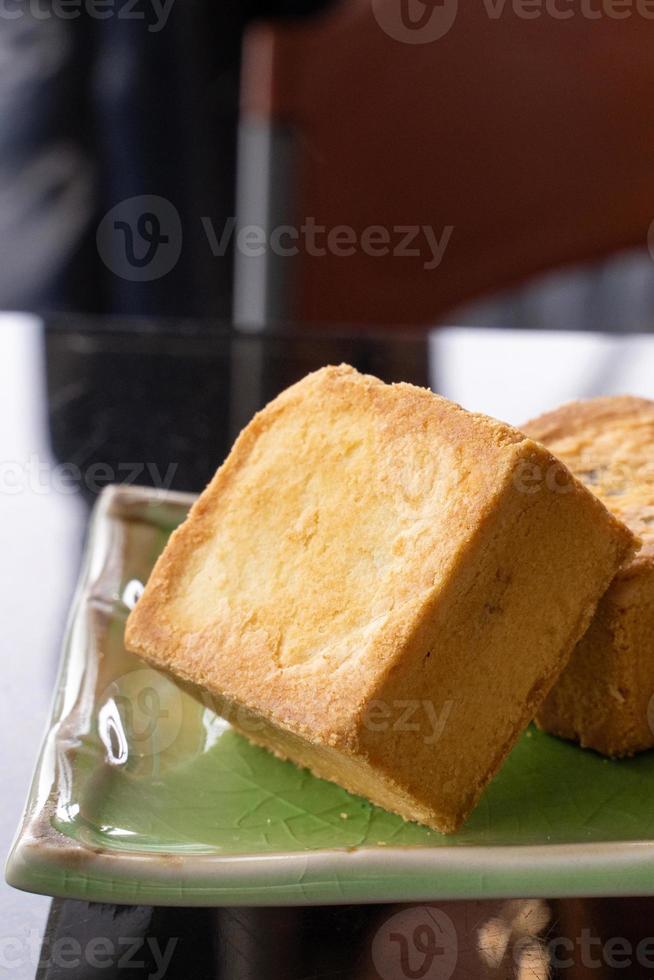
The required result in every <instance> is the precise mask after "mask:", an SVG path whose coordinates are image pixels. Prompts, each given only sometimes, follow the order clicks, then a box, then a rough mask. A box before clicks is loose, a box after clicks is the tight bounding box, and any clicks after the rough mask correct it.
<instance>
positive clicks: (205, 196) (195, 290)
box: [0, 0, 325, 316]
mask: <svg viewBox="0 0 654 980" xmlns="http://www.w3.org/2000/svg"><path fill="white" fill-rule="evenodd" d="M324 2H325V0H279V2H275V0H262V2H261V3H259V2H258V0H250V2H249V3H247V4H241V3H239V2H237V0H224V2H221V3H211V2H209V0H183V2H182V0H136V2H135V3H131V2H129V3H128V2H127V0H116V2H115V3H113V4H112V3H111V2H110V3H109V4H108V5H107V3H102V2H99V3H97V4H96V3H93V2H90V3H83V2H80V3H79V4H77V5H75V3H73V4H72V5H71V4H70V3H67V4H63V3H62V4H60V3H58V2H57V0H51V2H50V0H44V2H43V3H39V4H26V5H25V4H22V3H20V2H16V3H15V4H13V5H12V3H11V2H10V3H9V4H5V5H4V7H3V11H2V13H1V14H0V118H1V119H2V126H1V127H0V308H5V309H7V308H14V309H31V310H33V309H50V310H52V309H55V310H71V309H79V310H84V311H90V312H131V313H144V314H148V315H149V314H154V313H159V314H183V315H194V314H204V315H222V316H229V314H230V312H231V292H232V268H231V266H232V250H231V247H226V248H225V249H224V250H223V254H220V255H214V254H212V251H211V249H210V247H209V245H208V243H207V238H206V233H205V229H204V227H203V224H202V220H201V219H202V218H203V217H205V218H210V219H211V220H212V221H213V222H214V223H216V225H219V226H222V225H223V224H224V223H225V222H227V221H228V220H230V219H232V217H233V215H234V207H235V205H234V184H235V170H236V137H237V118H238V90H239V73H240V50H241V38H242V33H243V30H244V27H245V25H246V23H247V22H248V21H249V20H250V19H251V18H253V17H256V16H260V15H262V14H265V15H266V16H288V17H290V16H297V15H300V14H306V13H309V12H311V11H312V10H315V9H317V8H319V7H320V6H322V5H323V4H324ZM144 196H147V197H148V198H151V197H152V196H155V197H156V198H157V199H163V201H164V202H168V205H166V204H165V203H164V205H163V207H164V209H165V214H164V217H166V215H169V214H172V215H173V218H174V215H175V214H177V215H178V217H179V223H178V225H177V224H176V226H175V229H174V237H175V239H176V241H175V242H173V245H174V246H175V247H176V246H177V245H179V257H178V259H177V260H176V262H175V264H174V267H173V268H171V269H170V270H167V271H166V272H165V274H159V273H160V271H161V270H160V269H157V268H156V267H155V268H153V269H152V270H147V269H146V270H145V271H144V269H143V266H142V265H139V264H138V262H137V264H134V265H127V266H125V264H124V259H123V260H122V263H121V259H120V256H118V259H116V254H117V253H119V250H120V249H125V248H127V247H128V246H129V245H130V242H128V241H127V235H129V234H131V235H133V237H134V238H135V251H136V253H137V258H138V259H142V258H143V254H140V255H139V253H138V250H139V248H141V250H142V251H143V250H144V249H146V248H147V246H148V242H149V241H150V239H152V238H154V240H155V244H156V240H158V239H159V238H160V237H161V236H168V235H169V229H168V228H167V227H166V223H165V222H163V223H162V215H161V213H160V211H159V209H158V207H157V203H156V202H155V204H154V206H153V205H152V201H151V200H146V201H143V200H142V198H143V197H144ZM116 206H118V208H119V214H118V216H117V217H118V219H119V221H122V225H123V226H122V227H120V225H118V226H117V227H114V225H113V223H112V225H111V232H112V236H113V237H112V239H111V241H110V242H108V243H107V247H106V248H103V247H102V245H101V244H98V246H97V247H96V231H97V230H98V227H99V226H100V224H101V221H102V218H103V216H104V215H105V214H106V213H107V212H109V211H110V210H111V209H112V208H115V207H116ZM131 221H133V222H134V225H135V227H134V230H133V231H132V232H130V231H129V229H128V228H127V227H126V226H127V224H128V223H129V222H131ZM138 222H141V224H140V225H138V224H137V223H138ZM139 230H140V231H141V232H142V241H140V240H139V239H138V237H137V235H138V231H139ZM123 235H125V239H123ZM177 239H179V241H177ZM162 240H163V239H162ZM182 240H183V248H182V247H181V244H182ZM107 251H109V253H110V254H109V255H107V254H106V253H107ZM145 254H146V255H147V252H146V253H145Z"/></svg>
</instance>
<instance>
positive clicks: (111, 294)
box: [0, 0, 654, 331]
mask: <svg viewBox="0 0 654 980" xmlns="http://www.w3.org/2000/svg"><path fill="white" fill-rule="evenodd" d="M653 18H654V7H653V6H652V4H651V0H478V2H477V0H476V2H475V3H472V4H463V3H458V0H338V2H334V0H249V2H247V3H244V2H241V3H237V2H236V0H224V2H222V3H220V4H212V3H209V2H208V0H184V2H180V0H3V6H2V11H1V12H0V106H1V109H0V308H2V309H12V310H19V309H20V310H30V311H37V312H43V311H47V312H57V313H68V312H73V311H77V312H82V313H96V314H97V313H100V314H119V315H123V314H142V315H147V316H177V317H179V316H189V317H209V318H214V317H219V318H223V319H234V320H235V321H236V322H238V323H241V324H245V325H247V326H250V327H255V328H261V327H265V326H266V325H267V324H271V323H274V322H276V321H285V322H288V321H293V322H296V323H302V324H309V325H311V324H325V323H329V324H334V323H336V324H349V325H356V324H374V325H393V324H417V325H435V324H436V325H437V324H439V323H443V322H447V323H456V324H475V325H481V326H484V325H490V326H505V327H506V326H515V327H519V328H529V327H548V328H550V327H555V328H561V327H564V328H568V329H573V328H577V329H600V330H611V331H616V330H630V331H647V330H649V329H650V328H651V327H652V325H653V324H654V313H653V310H654V263H653V262H652V257H651V255H650V247H649V245H648V235H649V233H650V224H651V222H652V219H653V218H654V180H653V179H652V174H653V173H654V128H653V127H652V122H651V100H652V91H653V90H654V85H653V83H654V62H653V60H652V58H651V49H652V40H653V39H654V19H653Z"/></svg>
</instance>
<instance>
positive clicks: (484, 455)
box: [127, 365, 633, 831]
mask: <svg viewBox="0 0 654 980" xmlns="http://www.w3.org/2000/svg"><path fill="white" fill-rule="evenodd" d="M539 473H540V478H539V477H538V474H539ZM552 473H554V478H553V479H551V478H550V477H551V475H552ZM632 543H633V542H632V536H631V534H630V533H629V532H628V531H627V530H626V529H625V528H624V527H623V526H622V525H621V524H620V523H619V522H618V521H616V520H615V519H614V518H613V517H612V516H611V515H610V514H609V513H608V511H607V510H606V509H605V508H604V506H603V505H602V504H601V503H600V502H599V501H598V500H597V499H596V498H595V497H594V496H593V495H592V494H590V493H589V492H588V491H587V490H585V489H584V488H583V487H582V486H581V484H579V483H577V482H576V481H575V480H574V479H573V478H572V477H570V475H569V474H568V473H567V471H565V470H564V469H563V468H562V467H561V466H560V464H558V463H557V461H556V460H555V459H554V458H553V457H552V456H551V454H550V453H549V452H547V451H546V450H545V449H544V448H543V447H542V446H539V445H537V444H535V443H534V442H532V441H531V440H529V439H527V438H525V437H524V436H523V435H522V434H521V433H519V432H518V431H517V430H515V429H512V428H510V427H509V426H507V425H503V424H502V423H500V422H496V421H494V420H492V419H490V418H486V417H485V416H482V415H474V414H471V413H469V412H466V411H464V410H463V409H461V408H460V407H458V406H457V405H454V404H452V403H451V402H449V401H447V400H446V399H444V398H441V397H439V396H437V395H434V394H433V393H432V392H430V391H428V390H425V389H420V388H415V387H413V386H411V385H406V384H398V385H386V384H383V383H382V382H381V381H379V380H377V379H376V378H372V377H368V376H364V375H360V374H358V373H357V372H356V371H355V370H354V369H353V368H350V367H347V366H345V365H342V366H340V367H328V368H324V369H322V370H320V371H317V372H316V373H314V374H311V375H309V376H307V377H306V378H304V379H303V380H302V381H300V382H299V383H298V384H296V385H294V386H293V387H291V388H289V389H288V390H286V391H285V392H283V393H282V394H281V395H280V396H279V397H278V398H276V399H275V400H274V401H273V402H271V403H270V404H269V405H268V406H267V407H266V408H265V409H264V410H263V411H262V412H260V413H259V414H258V415H256V416H255V417H254V419H253V420H252V421H251V422H250V424H249V425H248V426H247V428H246V429H245V430H244V431H243V432H242V433H241V435H240V436H239V438H238V439H237V441H236V443H235V445H234V447H233V449H232V451H231V453H230V455H229V457H228V459H227V461H226V462H225V464H224V465H223V466H222V467H221V468H220V469H219V470H218V472H217V473H216V475H215V477H214V479H213V480H212V482H211V483H210V484H209V486H208V487H207V489H206V490H205V492H204V493H203V494H202V496H201V497H200V498H199V500H198V501H197V503H196V504H195V506H194V507H193V508H192V510H191V513H190V516H189V518H188V520H187V521H186V522H185V523H184V524H183V525H182V527H181V528H179V529H178V530H177V531H176V532H175V533H174V534H173V536H172V538H171V540H170V542H169V544H168V546H167V548H166V549H165V551H164V553H163V555H162V556H161V557H160V559H159V561H158V562H157V564H156V567H155V569H154V571H153V573H152V576H151V578H150V581H149V582H148V584H147V587H146V589H145V592H144V594H143V596H142V598H141V599H140V600H139V602H138V604H137V605H136V607H135V609H134V611H133V612H132V614H131V616H130V618H129V622H128V625H127V644H128V646H129V648H130V649H131V650H133V651H134V652H136V653H137V654H139V655H140V656H142V657H143V658H145V659H146V660H148V661H149V662H150V663H152V664H154V665H155V666H157V667H161V668H164V669H167V670H169V671H171V672H173V673H174V674H175V675H177V676H178V677H179V678H182V679H183V680H184V681H187V682H191V683H192V684H195V685H198V686H199V687H200V688H202V689H204V690H206V691H209V692H211V693H212V694H213V695H214V696H215V698H216V699H217V703H218V705H219V707H220V710H222V711H223V713H225V715H226V716H227V717H229V719H230V721H232V722H233V724H234V725H235V727H237V728H238V729H239V730H240V731H241V732H243V734H245V735H246V736H247V737H248V738H250V739H251V740H252V741H254V742H257V743H259V744H261V745H264V746H265V747H266V748H268V749H270V750H271V751H272V752H275V753H276V754H278V755H280V756H283V757H285V758H288V759H291V760H293V761H294V762H295V763H297V764H299V765H301V766H307V767H308V768H309V769H311V770H312V771H313V772H314V773H316V774H317V775H319V776H322V777H324V778H326V779H330V780H333V781H334V782H337V783H340V784H341V785H342V786H344V787H345V788H346V789H349V790H351V791H353V792H355V793H358V794H361V795H363V796H365V797H367V798H368V799H370V800H372V801H373V802H374V803H377V804H380V805H381V806H383V807H385V808H386V809H388V810H392V811H395V812H397V813H399V814H401V815H402V816H403V817H405V818H407V819H411V820H417V821H420V822H422V823H425V824H427V825H428V826H431V827H434V828H437V829H439V830H442V831H453V830H455V829H456V828H457V827H459V826H460V824H461V823H462V821H463V820H464V819H465V817H466V815H467V814H468V813H469V812H470V810H471V808H472V807H473V806H474V804H475V802H476V801H477V799H478V798H479V796H480V794H481V792H482V790H483V788H484V786H485V785H486V783H487V782H488V780H489V779H490V778H491V777H492V776H493V774H494V773H495V772H496V771H497V769H498V768H499V766H500V764H501V762H502V760H503V759H504V757H505V756H506V754H507V753H508V751H509V750H510V748H511V746H512V745H513V744H514V742H515V741H516V739H517V737H518V736H519V734H520V732H521V731H522V730H523V729H524V728H525V726H526V725H527V724H528V722H529V721H530V720H531V718H532V717H533V716H534V713H535V711H536V709H537V708H538V706H539V705H540V703H541V701H542V699H543V698H544V696H545V695H546V693H547V692H548V690H549V688H550V687H551V685H552V684H553V683H554V681H555V679H556V677H557V676H558V674H559V673H560V671H561V669H562V668H563V666H564V664H565V663H566V661H567V658H568V656H569V654H570V652H571V651H572V649H573V647H574V645H575V643H576V642H577V640H578V639H579V638H580V636H581V635H582V633H583V632H584V630H585V629H586V627H587V625H588V623H589V622H590V619H591V616H592V614H593V611H594V609H595V606H596V603H597V601H598V599H599V598H600V595H601V594H602V592H603V591H604V590H605V589H606V587H607V586H608V584H609V582H610V580H611V578H612V577H613V575H614V573H615V571H616V570H617V568H618V566H619V564H620V563H621V561H622V559H623V557H624V556H625V554H626V553H627V552H628V551H629V549H630V548H631V547H632Z"/></svg>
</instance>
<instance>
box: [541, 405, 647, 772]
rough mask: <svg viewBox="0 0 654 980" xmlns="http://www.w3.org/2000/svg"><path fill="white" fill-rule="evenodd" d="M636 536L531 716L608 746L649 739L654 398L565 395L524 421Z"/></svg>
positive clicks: (636, 747) (612, 752) (622, 748)
mask: <svg viewBox="0 0 654 980" xmlns="http://www.w3.org/2000/svg"><path fill="white" fill-rule="evenodd" d="M524 428H525V431H526V432H528V433H529V434H530V435H531V436H532V437H533V438H534V439H538V440H539V441H540V442H542V443H544V444H545V445H546V446H547V447H548V448H550V449H551V450H552V451H553V452H555V453H556V454H557V456H559V457H560V458H561V459H562V460H563V461H564V462H565V463H566V464H567V465H568V466H569V467H570V469H571V470H572V471H573V472H574V473H575V474H576V476H577V477H579V479H580V480H582V481H583V482H584V483H585V484H586V486H588V487H589V488H590V489H591V490H592V491H593V493H595V494H596V495H597V497H599V499H600V500H602V501H603V502H604V503H605V504H606V506H607V507H608V508H609V510H610V511H612V513H613V514H615V516H616V517H618V518H619V519H620V520H622V521H624V523H625V524H627V525H628V526H629V527H630V528H632V530H633V531H634V533H635V534H637V535H638V536H639V537H640V538H641V539H642V542H643V545H642V548H641V550H640V551H639V552H638V553H637V555H636V556H635V557H633V558H632V559H630V560H629V561H627V562H625V564H624V565H623V566H622V567H621V568H620V570H619V571H618V573H617V575H616V576H615V578H614V580H613V582H612V583H611V586H610V588H609V590H608V591H607V593H606V595H605V596H604V597H603V599H602V600H601V602H600V604H599V606H598V609H597V613H596V615H595V618H594V619H593V622H592V623H591V626H590V628H589V630H588V632H587V633H586V634H585V636H584V637H583V639H582V640H581V642H580V643H579V645H578V647H577V649H576V651H575V653H574V655H573V657H572V659H571V661H570V664H569V666H568V668H567V669H566V670H565V672H564V673H563V675H562V676H561V678H560V680H559V682H558V683H557V685H556V686H555V688H554V689H553V691H552V693H551V694H550V696H549V697H548V698H547V700H546V701H545V703H544V705H543V707H542V708H541V710H540V712H539V715H538V723H539V725H540V726H541V727H542V728H544V729H545V730H546V731H548V732H553V733H554V734H556V735H561V736H563V737H564V738H569V739H574V740H576V741H579V742H580V743H581V745H583V746H586V747H589V748H593V749H596V750H597V751H598V752H602V753H604V754H606V755H609V756H614V757H618V756H625V755H633V754H634V753H635V752H638V751H640V750H642V749H648V748H652V747H654V402H651V401H648V400H647V399H645V398H632V397H627V396H623V397H608V398H594V399H590V400H588V401H582V402H572V403H570V404H568V405H563V406H562V407H561V408H559V409H557V410H556V411H554V412H549V413H548V414H547V415H543V416H541V417H540V418H538V419H534V421H532V422H528V423H527V425H526V426H525V427H524Z"/></svg>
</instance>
